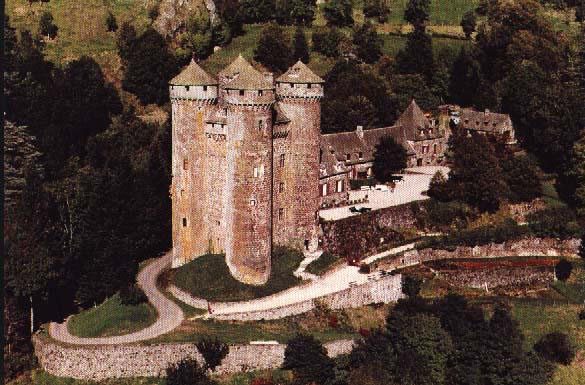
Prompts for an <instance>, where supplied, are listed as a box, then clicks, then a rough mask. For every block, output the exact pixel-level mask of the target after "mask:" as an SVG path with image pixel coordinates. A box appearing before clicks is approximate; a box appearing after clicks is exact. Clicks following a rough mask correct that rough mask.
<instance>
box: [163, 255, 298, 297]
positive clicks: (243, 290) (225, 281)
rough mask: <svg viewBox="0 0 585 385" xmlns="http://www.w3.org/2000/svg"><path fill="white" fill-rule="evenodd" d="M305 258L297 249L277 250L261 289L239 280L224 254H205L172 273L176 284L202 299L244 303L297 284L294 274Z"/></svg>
mask: <svg viewBox="0 0 585 385" xmlns="http://www.w3.org/2000/svg"><path fill="white" fill-rule="evenodd" d="M302 259H303V255H302V253H300V252H299V251H296V250H291V249H284V248H276V249H275V251H274V252H273V255H272V271H271V273H270V278H269V279H268V282H267V283H266V284H264V285H262V286H254V285H246V284H244V283H242V282H240V281H238V280H236V279H235V278H234V277H233V276H232V275H231V274H230V271H229V269H228V267H227V265H226V263H225V256H224V255H204V256H201V257H199V258H197V259H195V260H193V261H191V262H189V263H188V264H186V265H183V266H181V267H179V268H177V269H175V270H173V274H172V275H173V277H172V278H171V279H172V280H173V283H174V284H175V285H176V286H177V287H179V288H181V289H183V290H185V291H187V292H188V293H191V294H192V295H194V296H196V297H200V298H205V299H208V300H210V301H244V300H249V299H253V298H259V297H265V296H267V295H270V294H274V293H277V292H279V291H282V290H285V289H288V288H289V287H291V286H294V285H297V284H298V283H299V282H300V279H299V278H297V277H295V276H294V275H293V272H294V271H295V270H296V269H297V267H298V266H299V264H300V263H301V261H302Z"/></svg>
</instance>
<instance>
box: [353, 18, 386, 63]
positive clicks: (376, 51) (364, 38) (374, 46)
mask: <svg viewBox="0 0 585 385" xmlns="http://www.w3.org/2000/svg"><path fill="white" fill-rule="evenodd" d="M352 40H353V44H354V45H355V47H356V54H357V57H358V58H359V59H361V60H363V61H364V62H366V63H368V64H372V63H375V62H376V61H378V59H379V58H380V56H382V43H383V41H382V38H380V36H378V33H377V32H376V29H375V28H374V27H373V26H372V25H371V24H370V23H369V22H366V23H364V24H362V25H361V26H360V27H359V28H356V29H354V31H353V37H352Z"/></svg>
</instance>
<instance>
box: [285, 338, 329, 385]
mask: <svg viewBox="0 0 585 385" xmlns="http://www.w3.org/2000/svg"><path fill="white" fill-rule="evenodd" d="M334 367H335V364H334V362H333V360H332V359H331V358H329V356H327V351H326V350H325V348H324V347H323V345H321V343H320V342H319V341H318V340H316V339H315V337H313V336H311V335H306V334H298V335H297V336H295V337H293V338H292V339H291V340H289V341H288V342H287V344H286V349H285V351H284V362H283V363H282V368H283V369H288V370H292V372H293V375H294V377H295V383H297V384H300V385H301V384H302V385H305V384H317V385H324V384H327V383H329V381H330V380H331V379H333V375H334V372H333V369H334Z"/></svg>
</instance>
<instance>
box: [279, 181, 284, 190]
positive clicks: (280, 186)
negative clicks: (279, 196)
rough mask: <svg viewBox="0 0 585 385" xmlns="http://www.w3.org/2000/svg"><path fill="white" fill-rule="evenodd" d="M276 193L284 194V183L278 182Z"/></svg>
mask: <svg viewBox="0 0 585 385" xmlns="http://www.w3.org/2000/svg"><path fill="white" fill-rule="evenodd" d="M278 192H280V193H281V192H284V182H280V183H279V184H278Z"/></svg>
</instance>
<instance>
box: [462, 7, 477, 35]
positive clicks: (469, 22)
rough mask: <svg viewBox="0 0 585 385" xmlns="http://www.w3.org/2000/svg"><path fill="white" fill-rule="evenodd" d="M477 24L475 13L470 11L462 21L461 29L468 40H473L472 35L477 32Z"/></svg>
mask: <svg viewBox="0 0 585 385" xmlns="http://www.w3.org/2000/svg"><path fill="white" fill-rule="evenodd" d="M476 23H477V18H476V17H475V12H473V11H468V12H466V13H465V15H463V18H462V19H461V28H463V32H464V33H465V37H467V38H468V39H470V38H471V34H472V33H474V32H475V25H476Z"/></svg>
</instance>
